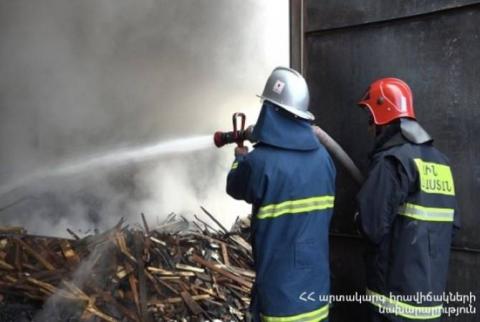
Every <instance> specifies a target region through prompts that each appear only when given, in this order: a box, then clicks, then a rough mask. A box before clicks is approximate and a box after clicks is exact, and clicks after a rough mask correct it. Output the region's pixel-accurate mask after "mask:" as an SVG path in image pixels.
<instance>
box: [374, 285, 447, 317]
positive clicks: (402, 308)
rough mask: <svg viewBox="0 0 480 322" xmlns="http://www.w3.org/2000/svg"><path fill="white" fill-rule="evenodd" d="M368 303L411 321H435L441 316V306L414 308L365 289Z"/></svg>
mask: <svg viewBox="0 0 480 322" xmlns="http://www.w3.org/2000/svg"><path fill="white" fill-rule="evenodd" d="M367 295H369V297H368V298H367V299H368V301H369V302H370V303H371V304H373V305H375V306H376V307H379V308H381V309H385V311H386V313H388V312H392V314H395V315H399V316H402V317H404V318H408V319H411V320H429V319H436V318H439V317H440V316H441V315H442V308H443V306H442V305H435V306H415V305H411V304H407V303H403V302H400V301H396V300H394V299H392V298H390V297H388V296H385V295H382V294H379V293H377V292H374V291H372V290H369V289H367Z"/></svg>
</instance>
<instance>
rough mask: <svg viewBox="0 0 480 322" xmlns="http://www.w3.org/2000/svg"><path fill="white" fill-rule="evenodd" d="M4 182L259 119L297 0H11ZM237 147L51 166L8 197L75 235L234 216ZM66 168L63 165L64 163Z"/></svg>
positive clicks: (1, 53) (13, 214) (6, 213)
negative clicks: (124, 223)
mask: <svg viewBox="0 0 480 322" xmlns="http://www.w3.org/2000/svg"><path fill="white" fill-rule="evenodd" d="M0 42H1V44H2V45H1V46H0V109H1V113H0V186H4V185H6V184H8V183H10V182H14V181H16V180H18V178H22V177H25V176H28V174H30V173H35V172H36V171H38V169H44V168H46V167H47V168H48V167H52V165H56V164H60V163H61V162H63V161H64V160H81V159H83V158H84V157H85V156H88V155H92V154H101V153H105V152H108V151H110V150H115V149H118V148H119V147H124V146H131V147H134V146H137V145H145V144H147V143H152V142H158V141H164V140H170V139H177V138H183V137H191V136H196V135H205V134H209V133H213V132H214V131H215V130H217V129H230V127H231V114H232V113H233V112H236V111H244V112H247V115H248V116H247V117H248V118H249V120H250V122H251V123H253V122H254V120H255V117H256V113H258V109H259V102H258V100H257V98H256V97H255V94H257V93H259V92H260V91H261V90H262V89H263V84H264V81H265V80H266V77H267V76H268V74H269V72H270V71H271V70H272V69H273V68H274V67H275V66H277V65H287V64H288V1H286V0H285V1H279V0H250V1H245V0H230V1H214V2H213V1H209V0H178V1H173V0H170V1H167V0H163V1H158V0H137V1H130V0H101V1H98V0H84V1H65V0H42V1H31V0H15V1H0ZM231 154H232V148H226V149H223V150H215V149H213V148H212V149H209V150H202V151H195V152H192V153H189V154H181V155H175V154H172V155H168V156H162V157H161V158H158V159H154V160H149V161H148V162H131V163H128V164H127V165H125V166H122V167H121V168H111V169H110V168H105V167H103V168H92V169H88V170H87V171H83V172H82V173H79V174H69V175H66V176H63V177H57V178H43V179H39V180H37V182H35V183H29V184H28V185H27V186H26V187H23V188H21V189H17V190H15V191H14V192H13V193H10V194H8V195H6V196H1V197H0V207H2V205H5V204H9V203H11V202H14V201H16V200H19V198H21V199H20V200H21V202H19V203H16V204H15V205H13V206H12V207H10V208H8V209H6V210H3V211H1V212H0V216H1V218H2V224H4V225H7V224H8V225H20V226H24V227H26V228H27V229H28V230H29V231H30V232H33V233H38V234H49V235H64V234H65V229H66V228H67V227H73V228H75V229H81V230H82V231H86V230H88V229H91V228H96V229H100V230H102V229H105V228H106V227H108V226H110V225H112V224H113V223H116V222H117V221H118V218H119V217H121V216H123V217H127V218H129V219H130V221H133V222H136V221H138V216H139V214H140V213H141V212H144V213H145V214H146V216H147V217H148V218H149V219H150V222H152V224H154V223H155V222H156V220H157V218H162V217H164V216H165V215H166V214H168V213H170V212H176V213H179V214H185V215H187V216H188V215H191V214H192V213H198V209H199V206H200V205H204V206H205V207H206V208H207V209H209V210H210V211H211V212H212V213H213V214H214V215H216V216H217V217H219V218H220V219H222V221H223V222H224V223H226V224H227V225H228V224H229V223H231V222H232V221H233V220H234V219H235V218H236V216H238V215H245V214H247V213H248V212H249V207H248V206H247V205H246V204H244V203H242V202H237V201H233V200H232V199H231V198H230V197H228V196H227V195H226V194H225V192H224V191H225V176H226V173H227V171H228V170H229V166H230V164H231V161H232V156H231ZM53 170H54V169H53Z"/></svg>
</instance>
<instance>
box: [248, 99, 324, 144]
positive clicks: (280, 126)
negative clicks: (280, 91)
mask: <svg viewBox="0 0 480 322" xmlns="http://www.w3.org/2000/svg"><path fill="white" fill-rule="evenodd" d="M253 137H254V138H255V139H256V140H257V141H258V142H259V143H263V144H267V145H271V146H275V147H278V148H282V149H289V150H301V151H307V150H315V149H318V148H319V147H320V143H319V142H318V139H317V137H316V136H315V134H314V133H313V130H312V127H311V125H310V122H309V121H307V120H303V119H300V118H298V117H294V116H293V115H292V114H290V113H288V112H287V111H285V110H283V109H282V108H280V107H279V106H277V105H275V104H273V103H271V102H268V101H264V103H263V105H262V110H261V111H260V115H259V117H258V120H257V124H255V127H254V130H253Z"/></svg>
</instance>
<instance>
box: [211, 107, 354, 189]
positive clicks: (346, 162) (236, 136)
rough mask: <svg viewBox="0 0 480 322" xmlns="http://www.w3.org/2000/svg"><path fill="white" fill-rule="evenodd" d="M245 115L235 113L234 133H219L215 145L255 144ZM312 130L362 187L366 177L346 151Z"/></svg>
mask: <svg viewBox="0 0 480 322" xmlns="http://www.w3.org/2000/svg"><path fill="white" fill-rule="evenodd" d="M245 119H246V117H245V114H243V113H234V114H233V117H232V122H233V131H230V132H221V131H217V132H215V134H214V135H213V141H214V143H215V145H216V146H217V147H218V148H220V147H222V146H224V145H226V144H230V143H237V145H238V146H243V141H250V142H252V143H255V141H256V140H255V138H254V137H253V135H252V133H253V127H254V125H250V126H249V127H247V128H245ZM238 120H240V122H241V123H240V126H238V125H239V124H238ZM312 130H313V132H314V133H315V135H316V136H317V138H318V140H319V141H320V143H322V144H323V145H324V146H325V148H326V149H327V150H328V152H330V154H331V155H332V156H333V157H334V158H335V159H336V160H337V161H338V162H339V163H340V164H341V165H342V166H343V167H345V169H346V170H347V172H348V173H349V174H350V175H351V177H352V178H353V179H354V180H355V182H356V183H357V184H358V185H361V184H362V183H363V181H364V177H363V175H362V173H361V172H360V170H359V169H358V167H357V166H356V165H355V163H354V162H353V160H352V159H351V158H350V156H349V155H348V154H347V153H346V152H345V150H344V149H343V148H342V147H341V146H340V144H338V143H337V142H336V141H335V140H334V139H333V138H332V137H331V136H330V135H328V133H327V132H325V131H324V130H322V129H321V128H320V127H319V126H316V125H314V126H312Z"/></svg>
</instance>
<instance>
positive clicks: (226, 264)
mask: <svg viewBox="0 0 480 322" xmlns="http://www.w3.org/2000/svg"><path fill="white" fill-rule="evenodd" d="M202 210H203V211H204V212H205V213H207V214H208V215H209V217H210V218H211V219H212V220H213V221H215V222H216V223H217V225H218V226H219V227H220V228H221V230H220V231H216V230H214V229H213V228H208V227H209V226H208V224H206V223H204V222H200V221H199V222H194V223H189V222H187V221H186V220H185V219H184V218H177V217H176V216H175V215H169V216H168V218H167V220H166V221H165V222H163V223H161V224H160V225H158V226H157V228H151V227H150V226H149V225H148V223H147V220H146V218H145V216H144V215H143V214H142V216H141V220H142V224H143V225H141V226H140V227H141V230H138V229H131V228H128V227H127V226H125V225H124V223H123V221H120V222H119V223H118V224H117V225H115V226H114V227H113V228H111V229H109V230H107V231H105V232H103V233H101V234H96V235H89V236H86V237H84V238H80V237H79V236H78V235H77V234H75V233H73V231H72V230H69V231H68V232H69V234H70V235H72V236H73V239H67V238H64V239H62V238H53V237H44V236H35V235H28V234H27V233H26V231H25V230H24V229H23V228H20V227H15V228H12V229H10V228H4V230H3V232H4V234H3V235H1V239H0V299H1V300H0V301H3V302H8V301H16V300H19V299H20V298H21V299H22V300H26V299H31V300H35V301H42V302H46V300H47V299H48V298H49V297H51V296H54V295H55V296H57V298H61V299H62V300H63V301H69V303H71V302H72V301H73V302H74V303H78V304H79V305H78V307H79V310H80V311H79V312H78V317H79V319H80V320H81V321H93V320H94V321H109V322H114V321H134V322H150V321H165V322H167V321H168V322H171V321H205V320H209V321H213V320H220V321H243V318H244V313H242V312H245V311H246V310H247V308H248V305H249V302H250V299H249V294H250V289H251V287H252V284H253V281H254V279H255V274H254V272H253V271H252V254H251V247H250V245H249V244H248V242H246V238H247V236H242V235H239V234H237V233H235V232H227V231H226V229H225V227H223V226H221V225H219V222H217V220H216V219H215V218H214V217H213V216H212V215H211V214H210V213H208V212H207V211H206V210H204V209H202ZM186 227H188V228H186ZM202 227H203V228H202ZM1 231H2V230H0V232H1ZM36 303H38V302H36ZM75 307H76V306H75Z"/></svg>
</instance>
